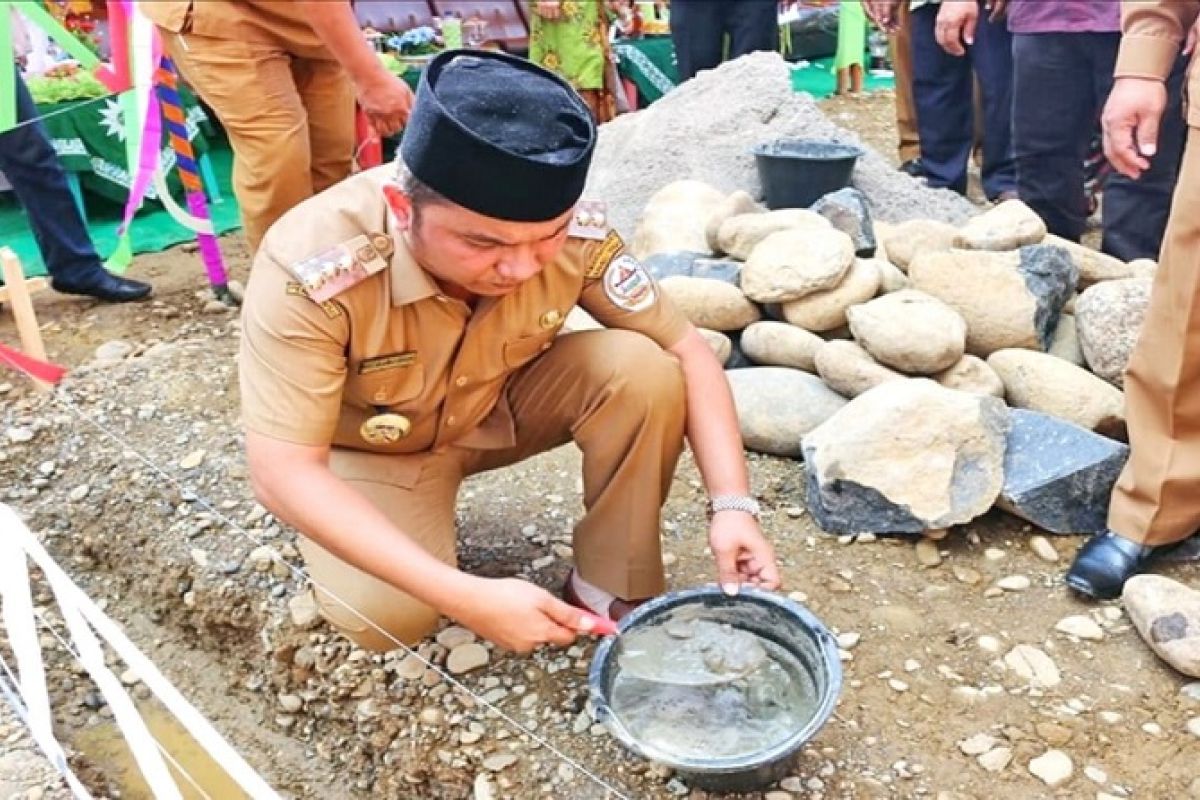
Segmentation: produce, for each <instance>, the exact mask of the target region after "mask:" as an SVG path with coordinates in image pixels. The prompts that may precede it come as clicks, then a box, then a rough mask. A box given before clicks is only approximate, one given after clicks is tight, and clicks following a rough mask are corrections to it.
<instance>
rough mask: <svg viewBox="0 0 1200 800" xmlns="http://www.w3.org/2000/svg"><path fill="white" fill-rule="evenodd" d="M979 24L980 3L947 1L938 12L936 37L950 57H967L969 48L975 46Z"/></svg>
mask: <svg viewBox="0 0 1200 800" xmlns="http://www.w3.org/2000/svg"><path fill="white" fill-rule="evenodd" d="M978 24H979V3H978V2H976V0H945V2H943V3H942V7H941V9H939V10H938V15H937V23H936V25H935V28H934V36H935V37H936V38H937V43H938V44H939V45H941V46H942V49H943V50H945V51H946V52H947V53H949V54H950V55H952V56H965V55H966V54H967V47H970V46H971V45H973V44H975V26H976V25H978Z"/></svg>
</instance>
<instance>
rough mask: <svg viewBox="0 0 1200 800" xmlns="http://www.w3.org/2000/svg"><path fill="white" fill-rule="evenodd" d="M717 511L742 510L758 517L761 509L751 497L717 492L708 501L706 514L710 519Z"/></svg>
mask: <svg viewBox="0 0 1200 800" xmlns="http://www.w3.org/2000/svg"><path fill="white" fill-rule="evenodd" d="M718 511H744V512H746V513H747V514H749V515H750V516H752V517H754V518H755V519H758V517H759V513H760V511H761V509H760V508H759V507H758V501H757V500H755V499H754V498H753V497H747V496H745V495H737V494H719V495H717V496H716V497H713V498H711V499H710V500H709V501H708V516H709V518H710V519H711V518H712V516H713V514H716V513H717V512H718Z"/></svg>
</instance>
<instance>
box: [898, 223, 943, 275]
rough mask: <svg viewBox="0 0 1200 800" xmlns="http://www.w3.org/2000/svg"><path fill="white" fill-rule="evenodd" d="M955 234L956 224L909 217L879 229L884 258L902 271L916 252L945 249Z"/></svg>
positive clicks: (933, 251) (931, 251)
mask: <svg viewBox="0 0 1200 800" xmlns="http://www.w3.org/2000/svg"><path fill="white" fill-rule="evenodd" d="M957 238H958V228H956V227H954V226H953V225H949V224H947V223H945V222H938V221H936V220H931V219H913V220H909V221H908V222H901V223H900V224H899V225H889V226H887V227H886V228H885V229H881V231H880V242H881V243H882V244H883V246H884V250H885V252H886V254H887V260H888V261H890V262H892V263H893V264H895V265H896V266H897V267H898V268H899V269H901V270H902V271H904V272H908V268H909V265H911V264H912V262H913V260H915V259H916V257H917V256H919V255H921V254H922V253H940V252H943V251H946V250H949V249H951V248H952V247H954V242H955V240H956V239H957Z"/></svg>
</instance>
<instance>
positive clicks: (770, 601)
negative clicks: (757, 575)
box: [588, 584, 843, 775]
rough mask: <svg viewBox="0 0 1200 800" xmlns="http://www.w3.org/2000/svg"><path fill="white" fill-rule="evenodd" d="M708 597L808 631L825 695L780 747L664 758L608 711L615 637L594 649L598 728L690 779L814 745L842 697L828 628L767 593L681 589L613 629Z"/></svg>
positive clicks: (592, 687) (592, 683)
mask: <svg viewBox="0 0 1200 800" xmlns="http://www.w3.org/2000/svg"><path fill="white" fill-rule="evenodd" d="M708 597H720V598H723V599H729V600H748V601H750V602H752V603H757V604H760V605H768V606H774V607H776V608H778V609H780V610H782V611H784V612H785V613H787V614H788V615H791V616H792V617H793V618H795V619H796V621H797V622H798V623H800V624H801V625H803V626H804V627H805V628H807V629H808V630H809V631H810V632H811V633H812V636H813V639H814V640H815V642H816V644H817V648H818V650H819V651H820V663H821V664H822V666H823V667H824V668H825V672H826V676H827V679H828V680H827V691H826V692H825V693H824V695H823V696H819V701H818V702H817V704H816V707H815V708H814V710H813V713H812V716H811V717H809V719H808V721H807V722H806V723H805V724H804V725H803V726H802V727H801V728H800V729H799V730H797V731H796V732H795V733H793V734H792V735H791V736H789V737H788V738H787V739H784V740H783V741H782V742H779V743H778V744H776V745H774V746H773V747H771V748H769V749H765V750H760V751H758V752H756V753H753V754H751V755H747V756H730V757H726V758H714V759H708V760H705V761H696V760H692V759H684V758H678V757H674V756H670V755H668V754H666V753H661V752H658V751H653V750H650V749H648V748H646V747H644V746H643V745H642V744H641V743H640V742H639V741H638V740H637V739H635V738H634V737H633V736H632V735H631V734H630V733H629V731H628V730H627V729H626V728H625V726H624V725H623V724H622V723H621V722H620V720H619V718H618V717H617V715H616V714H615V713H614V712H613V711H612V708H611V706H610V705H609V702H608V699H607V698H606V696H605V692H604V691H603V689H602V687H601V678H602V676H603V673H604V666H605V664H606V663H608V661H609V659H610V658H611V657H612V652H613V647H614V646H615V645H616V642H617V639H618V637H613V636H608V637H605V638H604V640H603V641H601V642H600V644H599V645H598V646H597V647H596V652H595V653H594V654H593V656H592V663H591V666H590V668H589V669H588V696H589V698H590V699H591V702H592V707H593V709H595V713H596V719H597V721H599V722H601V723H602V724H603V725H604V726H605V727H606V728H607V729H608V730H609V732H610V733H611V734H612V735H613V737H614V738H616V739H617V741H619V742H620V743H621V744H622V745H624V746H625V747H626V748H628V749H629V750H630V751H632V752H633V753H635V754H636V755H639V756H641V757H642V758H645V759H648V760H650V761H655V762H657V763H660V764H664V765H666V766H669V767H672V768H673V769H677V770H679V771H680V772H685V773H690V774H693V775H724V774H730V773H740V772H748V771H751V770H754V769H758V768H760V767H762V766H764V765H767V764H772V763H775V762H778V761H779V760H781V759H784V758H787V757H789V756H791V755H793V754H794V753H796V752H798V751H799V749H800V748H801V747H802V746H803V745H804V744H806V743H807V742H808V741H809V740H810V739H812V738H813V737H814V736H815V735H816V734H817V732H818V731H819V730H820V729H821V728H822V727H824V726H825V724H826V723H827V722H828V721H829V718H830V717H832V716H833V712H834V709H835V708H836V706H837V702H838V700H839V699H840V697H841V693H842V681H843V676H842V662H841V658H840V657H839V655H838V647H837V640H836V639H835V637H834V635H833V633H832V632H831V631H830V630H829V628H828V627H827V626H826V625H825V623H824V622H822V621H821V620H820V619H819V618H818V617H817V616H816V615H815V614H813V613H812V612H811V611H809V610H808V609H807V608H806V607H805V606H804V605H802V604H800V603H798V602H796V601H795V600H792V599H790V598H787V597H783V596H781V595H778V594H775V593H773V592H768V591H766V590H763V589H758V588H756V587H752V586H748V587H742V588H741V589H740V590H739V591H738V594H737V595H736V596H735V597H729V596H728V595H726V594H725V593H724V591H723V590H722V589H721V587H719V586H717V585H716V584H708V585H705V586H698V587H693V588H689V589H681V590H678V591H674V592H667V593H666V594H662V595H659V596H658V597H656V598H654V599H653V600H651V601H649V602H647V603H643V604H642V605H640V606H638V607H637V608H636V609H634V610H633V611H632V612H630V613H629V614H628V615H627V616H625V617H624V618H623V619H622V620H621V621H620V622H619V623H618V625H617V629H618V631H619V632H620V633H625V632H626V631H627V630H629V629H630V628H632V627H634V626H635V625H637V624H638V623H639V622H641V621H642V620H643V619H645V618H646V617H648V616H652V615H655V614H657V613H660V612H662V611H665V610H667V609H670V608H673V607H675V606H680V605H685V604H687V603H690V602H693V601H696V600H702V599H704V598H708Z"/></svg>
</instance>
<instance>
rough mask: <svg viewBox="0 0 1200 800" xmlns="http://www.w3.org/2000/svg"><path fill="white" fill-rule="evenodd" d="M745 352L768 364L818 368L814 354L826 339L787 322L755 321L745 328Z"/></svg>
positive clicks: (751, 358) (752, 358)
mask: <svg viewBox="0 0 1200 800" xmlns="http://www.w3.org/2000/svg"><path fill="white" fill-rule="evenodd" d="M741 345H742V352H744V353H745V354H746V355H747V356H748V357H749V358H750V360H751V361H753V362H754V363H756V364H761V365H763V366H764V367H791V368H793V369H802V370H804V371H805V372H814V371H815V370H816V363H815V362H814V361H813V358H814V357H815V356H816V354H817V350H819V349H821V348H822V347H824V346H825V340H824V339H822V338H821V337H820V336H817V335H816V334H815V333H810V332H809V331H806V330H804V329H802V328H797V327H796V326H795V325H789V324H787V323H786V322H755V323H752V324H750V325H747V326H746V330H744V331H742V338H741Z"/></svg>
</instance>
